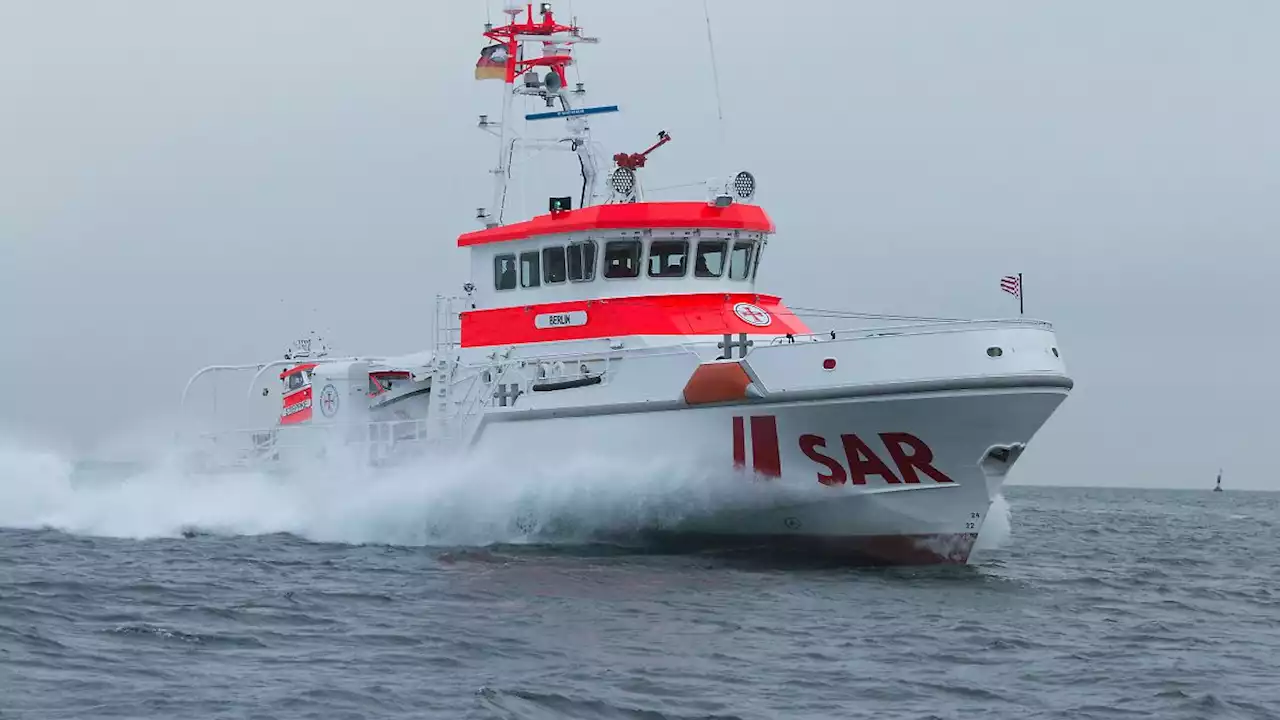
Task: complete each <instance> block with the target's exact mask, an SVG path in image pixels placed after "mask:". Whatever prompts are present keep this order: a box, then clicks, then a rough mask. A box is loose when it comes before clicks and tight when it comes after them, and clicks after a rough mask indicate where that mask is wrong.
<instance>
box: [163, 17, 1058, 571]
mask: <svg viewBox="0 0 1280 720" xmlns="http://www.w3.org/2000/svg"><path fill="white" fill-rule="evenodd" d="M508 13H509V18H508V22H507V23H506V24H505V25H502V26H500V27H493V26H486V29H485V33H484V35H485V37H486V38H488V40H489V41H490V43H491V44H490V45H489V47H487V48H486V49H485V51H484V52H483V53H482V60H481V62H480V63H479V64H478V65H477V68H476V73H477V77H485V76H493V77H494V78H495V79H500V80H502V81H503V114H502V118H501V120H500V121H497V122H494V121H490V120H489V119H488V118H487V117H486V116H481V117H480V126H481V128H482V129H484V130H486V131H488V132H491V133H493V134H494V135H496V136H497V137H498V139H499V143H498V146H499V148H500V149H499V160H498V164H497V166H496V168H495V169H493V170H492V174H493V176H494V182H495V188H494V196H493V201H492V203H491V205H490V207H488V208H482V209H480V210H479V211H478V212H477V213H476V215H477V218H478V219H479V221H480V223H481V225H482V227H481V228H480V229H477V230H475V231H474V232H468V233H466V234H463V235H462V236H460V237H459V238H458V240H457V244H458V247H459V248H462V249H463V250H464V251H465V252H467V253H469V254H470V257H471V282H468V283H467V284H466V285H465V286H464V290H465V296H462V297H458V298H443V297H438V298H437V302H438V309H437V321H436V328H435V335H436V337H435V342H434V344H433V346H432V347H431V348H430V349H427V350H424V351H423V352H421V353H419V354H415V355H410V356H403V357H384V356H361V357H334V356H330V355H329V354H327V352H326V351H324V350H323V349H322V348H319V347H317V346H313V345H311V344H310V342H311V341H307V342H303V343H300V344H299V345H298V346H297V347H295V350H294V352H292V353H290V354H289V355H288V356H286V359H284V360H281V361H273V362H268V363H256V364H253V365H248V366H214V367H211V368H205V369H204V370H201V371H200V372H199V373H197V374H196V376H195V377H193V378H192V380H191V383H189V384H188V391H189V390H190V389H191V387H192V386H193V385H194V384H195V383H196V382H197V380H198V379H199V378H202V377H205V376H207V375H208V374H210V373H214V372H219V371H230V370H246V369H248V370H251V371H253V372H254V373H255V375H254V379H253V381H252V382H251V383H250V395H251V397H253V398H255V399H258V402H270V403H272V409H271V411H270V412H271V414H272V415H275V416H277V421H276V422H275V425H274V427H271V428H268V429H264V430H257V431H245V432H244V433H243V434H242V437H243V438H244V439H245V442H244V444H243V445H242V446H241V450H242V452H241V455H240V456H241V457H242V458H244V459H247V460H248V461H252V462H259V463H288V462H289V461H290V460H291V458H293V457H295V456H296V457H311V456H314V455H315V454H316V453H317V452H322V451H328V450H330V449H332V448H333V447H335V446H339V447H348V448H349V447H355V448H358V449H359V450H360V452H361V454H362V457H364V458H367V459H368V461H369V462H371V463H374V464H385V463H398V462H403V461H404V460H405V459H406V458H409V457H416V456H421V455H429V454H430V453H434V452H458V451H463V452H484V453H492V454H503V455H509V456H511V458H512V460H511V462H512V467H513V472H518V471H519V470H518V468H519V467H521V466H522V465H524V464H526V463H531V462H537V461H538V459H539V458H540V457H551V458H558V457H561V458H562V457H563V456H565V455H567V454H572V453H574V452H575V451H577V450H583V449H590V451H591V452H592V453H594V454H596V455H598V456H605V457H610V458H614V459H616V462H617V463H618V464H619V465H620V466H621V465H623V464H626V463H631V462H636V461H638V460H640V459H641V458H649V457H653V456H654V455H655V454H657V455H660V456H662V457H664V458H668V459H673V460H674V459H678V460H679V461H680V462H684V463H688V464H689V465H690V466H696V467H700V468H704V469H707V470H708V471H710V472H717V473H723V474H724V475H725V476H726V477H732V478H736V480H735V481H740V482H742V483H743V486H744V488H745V487H747V486H752V487H757V486H758V487H765V488H772V489H774V490H775V491H776V492H773V493H772V494H768V493H765V494H757V496H756V497H758V498H764V499H763V500H759V501H757V502H754V503H753V504H750V505H749V506H742V507H725V508H720V509H715V508H713V509H710V510H709V511H707V512H704V513H698V514H695V516H691V517H688V518H686V519H684V520H682V521H681V522H679V523H677V524H676V525H674V526H669V527H665V528H661V529H655V535H654V537H664V538H672V539H676V540H689V541H694V542H697V543H699V544H710V545H726V546H744V545H754V546H763V547H767V548H772V549H796V550H800V551H803V552H814V553H822V554H824V555H825V554H831V553H836V554H840V555H844V556H847V557H849V558H851V559H858V560H865V561H871V562H881V563H911V564H914V563H934V562H946V563H963V562H966V561H967V560H968V558H969V555H970V551H971V549H972V548H973V545H974V542H975V540H976V538H977V536H978V532H979V530H980V529H981V527H982V525H983V522H984V521H985V520H986V519H987V514H988V510H989V509H990V507H991V505H992V502H993V500H994V499H995V497H996V496H997V495H998V494H999V493H1000V491H1001V487H1002V484H1003V482H1004V480H1005V477H1006V475H1007V473H1008V472H1009V470H1010V468H1012V466H1013V465H1014V463H1015V462H1016V461H1017V459H1018V458H1019V456H1020V455H1021V454H1022V452H1023V450H1024V448H1025V447H1026V446H1027V443H1028V442H1029V441H1030V440H1031V438H1032V436H1033V435H1034V434H1035V433H1036V432H1037V431H1038V430H1039V428H1040V427H1041V425H1042V424H1043V423H1044V422H1045V421H1046V420H1047V419H1048V418H1049V416H1050V415H1051V414H1052V413H1053V412H1054V410H1055V409H1056V408H1057V407H1058V405H1059V403H1061V402H1062V401H1063V399H1064V398H1065V397H1066V396H1067V394H1068V392H1069V391H1070V389H1071V387H1072V381H1071V379H1070V378H1069V376H1068V375H1067V373H1066V369H1065V367H1064V365H1063V362H1062V359H1061V357H1060V354H1059V350H1058V343H1057V340H1056V338H1055V336H1054V333H1053V330H1052V328H1051V327H1050V326H1049V325H1048V324H1046V323H1043V322H1038V321H1027V320H1021V319H1018V320H999V321H959V320H936V321H930V320H919V321H915V320H911V321H904V320H899V321H896V322H890V323H884V322H882V323H881V325H880V326H878V327H877V326H870V325H868V323H867V322H866V319H867V317H868V316H865V315H858V314H855V313H849V314H847V315H846V316H845V317H847V318H849V323H850V324H851V325H855V323H854V319H855V318H856V319H857V320H858V321H859V322H858V323H857V324H856V326H853V327H848V328H845V329H835V330H830V329H827V327H823V328H822V330H821V331H820V332H815V331H814V328H812V327H811V326H810V325H808V324H806V323H805V322H804V321H803V320H802V315H801V314H800V313H797V312H795V311H793V310H792V309H789V308H788V306H787V305H786V304H784V302H783V301H782V299H781V298H780V297H778V296H776V295H771V294H768V293H766V292H763V291H762V290H761V289H759V288H757V285H756V274H757V271H758V269H759V267H760V263H761V261H762V256H763V251H764V249H765V247H766V245H767V244H768V242H769V240H770V238H771V237H772V236H773V234H774V231H775V228H774V223H773V220H771V219H770V217H769V215H768V213H766V211H765V210H764V209H763V208H762V207H760V206H758V205H755V204H752V200H753V198H754V195H755V189H756V181H755V178H754V177H753V176H752V175H751V174H750V173H748V172H745V171H743V172H738V173H736V174H734V175H732V176H731V177H729V178H727V180H724V181H717V182H716V183H713V184H711V185H710V189H709V191H708V193H707V197H705V198H698V199H692V200H689V201H684V202H649V201H646V200H645V197H644V191H643V185H642V182H641V180H642V175H643V172H644V166H645V164H646V160H647V158H648V156H649V153H650V152H652V151H653V150H654V149H655V148H657V147H658V146H660V145H663V144H665V143H666V142H667V141H668V140H670V136H668V135H667V134H666V133H660V134H659V138H658V142H657V143H656V144H655V145H654V146H653V147H651V148H649V149H648V150H646V151H645V152H642V153H636V154H629V153H618V154H615V155H613V157H612V168H610V169H609V171H608V172H607V173H604V174H603V177H602V178H601V177H600V175H601V173H600V169H601V168H600V164H599V162H598V159H597V154H598V151H597V149H596V146H595V144H594V143H593V142H592V139H591V127H590V123H591V121H592V120H593V119H594V118H595V117H596V116H597V115H600V114H603V113H607V112H611V111H614V110H616V109H617V108H616V107H614V106H604V107H600V106H588V105H585V104H583V103H582V98H583V97H584V93H583V92H582V86H581V84H577V86H576V87H575V88H569V87H568V83H566V81H565V68H566V67H567V66H568V65H570V64H571V63H573V62H574V52H573V51H574V48H575V46H576V45H578V44H580V43H584V42H594V39H591V38H587V37H584V36H583V35H582V32H581V29H580V28H579V27H576V26H575V25H566V24H563V23H561V22H560V21H559V20H557V18H556V16H555V15H554V13H553V11H552V9H551V7H550V4H549V3H540V5H539V7H538V9H537V10H536V11H535V9H534V7H533V6H532V5H529V6H526V7H524V8H520V9H514V10H509V11H508ZM521 16H523V18H522V17H521ZM519 97H524V98H536V99H538V100H541V101H545V106H546V110H545V112H537V113H531V114H528V115H526V116H525V119H526V120H527V121H530V122H533V121H545V122H547V123H553V124H556V125H560V124H562V125H563V129H562V131H560V132H559V133H558V134H557V135H555V136H553V137H551V138H550V139H547V140H530V139H527V138H520V137H516V136H515V134H514V133H513V132H512V130H511V128H512V127H513V119H512V117H513V104H514V101H515V100H516V99H517V98H519ZM541 109H542V108H539V110H541ZM538 143H541V146H543V147H565V148H567V149H568V150H569V151H570V152H572V153H574V154H576V155H577V159H578V160H579V161H580V166H581V168H582V176H583V184H582V190H581V192H580V194H579V197H578V198H576V201H577V202H576V204H577V207H573V205H574V201H575V198H571V197H554V198H549V212H548V213H547V214H545V215H540V216H537V217H533V218H530V219H526V220H520V221H515V222H506V218H505V217H504V215H505V206H506V204H507V203H506V197H507V187H508V182H509V180H510V175H511V170H512V155H513V152H515V148H517V147H524V146H529V145H534V144H538ZM827 317H828V318H829V317H830V315H829V314H828V316H827ZM266 380H269V381H270V383H271V384H269V385H267V386H266V387H264V386H263V382H264V381H266ZM273 385H274V386H273ZM262 396H265V397H266V398H268V399H267V400H266V401H263V400H260V399H259V398H260V397H262ZM186 397H187V395H186V393H184V402H185V401H186ZM219 437H221V438H223V440H222V441H221V442H222V443H223V444H225V437H226V436H225V435H220V436H219ZM535 449H540V451H539V450H535ZM424 481H429V480H424ZM600 482H601V483H607V482H609V478H607V477H601V478H600Z"/></svg>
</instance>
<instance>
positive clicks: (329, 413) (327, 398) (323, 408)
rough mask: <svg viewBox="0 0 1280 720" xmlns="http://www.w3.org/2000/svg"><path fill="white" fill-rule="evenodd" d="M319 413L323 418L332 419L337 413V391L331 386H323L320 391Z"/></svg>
mask: <svg viewBox="0 0 1280 720" xmlns="http://www.w3.org/2000/svg"><path fill="white" fill-rule="evenodd" d="M320 412H322V413H324V414H325V417H333V416H334V414H335V413H337V412H338V390H337V388H335V387H334V386H332V385H325V386H324V390H321V391H320Z"/></svg>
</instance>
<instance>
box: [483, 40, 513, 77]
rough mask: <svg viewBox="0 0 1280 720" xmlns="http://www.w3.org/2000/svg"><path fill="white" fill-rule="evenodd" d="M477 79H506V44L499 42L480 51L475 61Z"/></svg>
mask: <svg viewBox="0 0 1280 720" xmlns="http://www.w3.org/2000/svg"><path fill="white" fill-rule="evenodd" d="M476 79H477V80H506V79H507V46H506V45H503V44H501V43H499V44H497V45H490V46H489V47H487V48H485V49H483V50H481V51H480V59H479V60H477V61H476Z"/></svg>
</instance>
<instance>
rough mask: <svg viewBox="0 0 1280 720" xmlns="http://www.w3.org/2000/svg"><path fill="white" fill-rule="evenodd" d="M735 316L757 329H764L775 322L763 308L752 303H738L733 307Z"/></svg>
mask: <svg viewBox="0 0 1280 720" xmlns="http://www.w3.org/2000/svg"><path fill="white" fill-rule="evenodd" d="M733 314H734V315H737V316H738V317H739V318H740V319H741V320H742V322H744V323H746V324H748V325H754V326H756V327H764V326H766V325H768V324H769V323H771V322H773V317H772V316H771V315H769V313H768V312H767V311H766V310H765V309H764V308H762V307H760V306H758V305H752V304H751V303H738V304H737V305H734V306H733Z"/></svg>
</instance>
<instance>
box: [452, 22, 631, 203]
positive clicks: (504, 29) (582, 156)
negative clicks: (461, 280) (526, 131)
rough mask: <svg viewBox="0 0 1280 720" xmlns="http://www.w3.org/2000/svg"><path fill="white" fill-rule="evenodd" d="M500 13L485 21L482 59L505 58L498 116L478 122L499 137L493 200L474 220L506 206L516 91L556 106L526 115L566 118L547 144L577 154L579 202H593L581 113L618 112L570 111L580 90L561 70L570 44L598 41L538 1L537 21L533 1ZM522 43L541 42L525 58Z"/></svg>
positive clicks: (590, 157) (592, 163)
mask: <svg viewBox="0 0 1280 720" xmlns="http://www.w3.org/2000/svg"><path fill="white" fill-rule="evenodd" d="M503 12H504V13H506V14H507V16H508V21H507V24H505V25H503V26H501V27H496V28H495V27H493V26H492V25H489V24H486V25H485V31H484V36H485V37H486V38H488V39H489V40H490V41H491V42H492V43H494V44H493V45H490V46H489V47H488V48H486V49H485V52H486V53H488V54H487V55H485V56H483V57H482V62H484V60H485V58H491V57H492V56H493V55H494V54H496V51H497V50H501V51H503V55H504V57H505V67H504V71H503V74H502V79H503V90H502V92H503V97H502V118H501V120H500V121H499V122H497V123H493V122H490V121H489V119H488V116H487V115H481V116H480V123H479V127H480V128H481V129H483V130H486V131H488V132H490V133H492V134H494V135H496V136H497V138H498V165H497V167H495V168H493V169H492V170H491V171H490V172H492V173H493V200H492V202H491V204H490V205H489V207H488V208H479V209H478V210H477V212H476V219H477V220H479V221H480V222H481V223H483V224H484V225H485V226H486V227H495V226H497V225H501V224H502V218H503V213H504V212H505V210H506V201H507V184H508V182H509V180H510V177H511V158H512V154H513V150H514V149H515V145H516V143H517V142H519V140H520V139H519V138H518V137H517V136H516V133H515V131H514V129H513V127H512V109H513V105H514V100H515V96H516V95H525V96H532V97H539V98H542V99H543V100H544V101H545V102H546V106H547V108H548V109H552V108H555V107H556V105H557V104H559V106H560V110H559V111H553V112H547V113H536V114H531V115H526V116H525V119H526V120H544V119H551V118H564V119H565V121H566V133H565V135H564V136H563V137H561V138H558V139H556V140H554V141H552V142H553V143H554V144H561V143H568V144H569V146H570V149H572V150H573V151H574V152H575V153H577V155H578V158H579V161H580V163H581V166H582V176H583V188H582V195H581V200H580V204H581V205H583V206H585V205H587V204H591V203H593V202H594V200H595V194H596V193H595V179H596V175H597V167H596V160H595V156H594V153H593V149H592V147H591V141H590V126H589V124H588V122H587V119H586V117H585V116H586V115H589V114H594V112H610V111H616V110H617V107H611V108H584V109H575V108H574V107H573V103H572V101H571V98H570V96H571V95H581V94H583V93H584V90H583V85H582V83H578V84H577V88H576V89H575V90H573V91H572V92H570V91H569V90H568V89H567V87H568V82H567V80H566V78H565V68H566V67H567V66H569V65H570V64H572V63H573V56H572V49H573V45H574V44H576V43H581V42H586V43H595V42H598V41H597V40H596V39H595V38H588V37H583V36H582V33H581V28H579V27H578V26H577V25H565V24H562V23H560V22H558V21H557V20H556V18H555V13H554V12H553V11H552V8H551V3H549V2H540V3H538V11H537V12H538V16H537V19H535V17H534V7H533V3H527V4H526V5H525V6H524V8H521V7H520V6H519V5H518V4H508V5H507V7H506V8H505V9H504V11H503ZM521 12H524V13H525V19H524V21H523V22H519V21H517V18H518V17H519V15H520V14H521ZM526 42H527V43H538V44H540V45H541V53H540V56H538V57H528V58H526V57H525V52H524V48H525V43H526ZM478 67H479V66H478ZM540 68H546V69H547V73H546V75H545V76H543V77H539V76H538V70H539V69H540ZM479 77H480V75H479V71H477V78H479ZM517 80H519V82H517ZM593 111H594V112H593ZM495 128H496V132H495Z"/></svg>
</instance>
